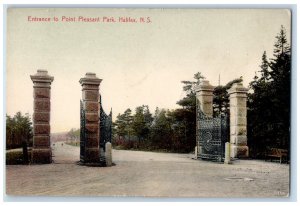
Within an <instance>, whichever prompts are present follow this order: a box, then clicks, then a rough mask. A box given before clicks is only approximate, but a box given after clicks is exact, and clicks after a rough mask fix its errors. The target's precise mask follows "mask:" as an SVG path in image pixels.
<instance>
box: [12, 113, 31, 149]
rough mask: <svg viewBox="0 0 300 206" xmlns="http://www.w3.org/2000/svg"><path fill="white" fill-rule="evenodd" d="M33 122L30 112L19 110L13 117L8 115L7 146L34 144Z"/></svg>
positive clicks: (16, 146) (15, 146)
mask: <svg viewBox="0 0 300 206" xmlns="http://www.w3.org/2000/svg"><path fill="white" fill-rule="evenodd" d="M32 137H33V134H32V122H31V119H30V117H29V114H25V115H22V113H21V112H17V113H16V114H15V115H14V116H13V117H11V116H9V115H6V148H7V149H13V148H18V147H22V146H23V145H24V144H26V145H28V146H32Z"/></svg>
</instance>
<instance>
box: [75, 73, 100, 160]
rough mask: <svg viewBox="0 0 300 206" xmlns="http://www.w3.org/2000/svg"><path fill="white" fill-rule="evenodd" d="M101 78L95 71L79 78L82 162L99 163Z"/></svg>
mask: <svg viewBox="0 0 300 206" xmlns="http://www.w3.org/2000/svg"><path fill="white" fill-rule="evenodd" d="M101 81H102V79H99V78H98V77H96V74H95V73H86V75H85V77H83V78H81V79H80V80H79V83H80V84H81V86H82V101H83V109H84V110H85V122H86V123H85V129H86V144H85V148H83V149H84V150H85V151H84V154H85V156H84V163H99V162H100V151H99V135H100V134H99V116H100V106H99V96H100V95H99V85H100V83H101Z"/></svg>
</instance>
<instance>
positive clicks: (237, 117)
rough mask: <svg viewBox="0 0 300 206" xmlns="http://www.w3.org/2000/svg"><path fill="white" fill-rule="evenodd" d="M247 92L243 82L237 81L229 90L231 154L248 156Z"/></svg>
mask: <svg viewBox="0 0 300 206" xmlns="http://www.w3.org/2000/svg"><path fill="white" fill-rule="evenodd" d="M247 92H248V89H247V88H245V87H243V84H242V83H235V84H233V85H232V87H231V88H230V89H229V90H228V94H229V100H230V102H229V104H230V156H231V157H232V158H239V157H248V156H249V151H248V146H247V106H246V102H247Z"/></svg>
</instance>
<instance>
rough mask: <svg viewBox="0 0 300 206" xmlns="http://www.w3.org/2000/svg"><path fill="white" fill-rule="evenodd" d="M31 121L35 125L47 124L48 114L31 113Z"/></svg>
mask: <svg viewBox="0 0 300 206" xmlns="http://www.w3.org/2000/svg"><path fill="white" fill-rule="evenodd" d="M33 121H34V122H35V123H38V122H43V123H49V121H50V113H49V112H34V113H33Z"/></svg>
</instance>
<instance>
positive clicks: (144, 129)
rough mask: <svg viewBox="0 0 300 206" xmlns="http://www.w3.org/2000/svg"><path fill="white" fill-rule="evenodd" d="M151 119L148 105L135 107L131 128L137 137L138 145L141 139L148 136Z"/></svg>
mask: <svg viewBox="0 0 300 206" xmlns="http://www.w3.org/2000/svg"><path fill="white" fill-rule="evenodd" d="M152 119H153V118H152V115H151V113H150V111H149V107H148V106H145V105H142V106H139V107H137V108H136V109H135V115H134V116H133V122H132V129H133V133H134V134H135V135H136V136H137V137H138V140H139V145H140V143H141V139H146V138H148V136H149V132H150V126H151V123H152Z"/></svg>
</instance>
